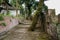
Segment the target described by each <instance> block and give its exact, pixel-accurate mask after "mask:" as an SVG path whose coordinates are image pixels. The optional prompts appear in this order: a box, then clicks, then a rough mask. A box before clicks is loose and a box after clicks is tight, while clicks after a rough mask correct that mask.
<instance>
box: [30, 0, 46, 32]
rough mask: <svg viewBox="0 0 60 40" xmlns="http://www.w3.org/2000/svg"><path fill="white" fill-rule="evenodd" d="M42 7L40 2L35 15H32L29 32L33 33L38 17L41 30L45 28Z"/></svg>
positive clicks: (42, 2)
mask: <svg viewBox="0 0 60 40" xmlns="http://www.w3.org/2000/svg"><path fill="white" fill-rule="evenodd" d="M43 6H44V0H40V1H39V4H38V8H37V11H36V13H35V15H34V18H33V22H32V25H31V26H30V28H29V30H31V31H34V29H35V28H36V24H37V21H38V19H39V16H40V17H41V30H42V31H45V27H44V22H45V19H44V17H45V15H44V13H43V12H42V8H43Z"/></svg>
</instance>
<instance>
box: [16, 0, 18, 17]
mask: <svg viewBox="0 0 60 40" xmlns="http://www.w3.org/2000/svg"><path fill="white" fill-rule="evenodd" d="M17 16H18V0H16V17H17Z"/></svg>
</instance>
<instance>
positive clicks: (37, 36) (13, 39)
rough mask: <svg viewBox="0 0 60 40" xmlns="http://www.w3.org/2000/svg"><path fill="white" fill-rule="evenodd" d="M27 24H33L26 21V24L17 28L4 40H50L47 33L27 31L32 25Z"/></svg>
mask: <svg viewBox="0 0 60 40" xmlns="http://www.w3.org/2000/svg"><path fill="white" fill-rule="evenodd" d="M25 24H31V22H30V21H25V22H24V24H20V25H18V26H16V27H15V28H13V29H12V30H10V32H8V35H7V36H6V37H5V38H3V39H2V40H49V39H48V36H47V35H46V34H45V33H41V32H36V31H34V32H30V31H27V30H28V28H29V27H30V25H25Z"/></svg>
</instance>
